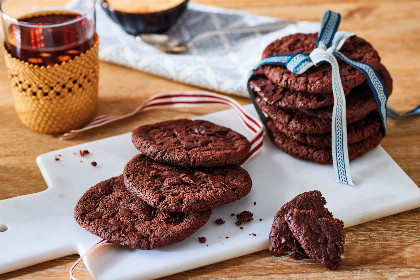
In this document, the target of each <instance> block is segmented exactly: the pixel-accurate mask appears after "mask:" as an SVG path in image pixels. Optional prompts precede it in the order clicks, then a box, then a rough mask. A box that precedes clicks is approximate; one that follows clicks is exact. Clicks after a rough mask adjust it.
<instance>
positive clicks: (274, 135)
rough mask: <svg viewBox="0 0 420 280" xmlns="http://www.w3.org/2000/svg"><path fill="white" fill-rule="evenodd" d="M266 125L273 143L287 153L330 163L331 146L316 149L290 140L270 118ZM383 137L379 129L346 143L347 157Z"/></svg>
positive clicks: (355, 154)
mask: <svg viewBox="0 0 420 280" xmlns="http://www.w3.org/2000/svg"><path fill="white" fill-rule="evenodd" d="M266 126H267V133H268V135H269V137H270V139H271V140H272V141H273V143H274V144H275V145H276V146H277V147H278V148H280V149H281V150H283V151H284V152H286V153H288V154H289V155H291V156H294V157H296V158H299V159H303V160H309V161H313V162H317V163H323V164H327V163H332V154H331V148H322V149H318V148H315V147H311V146H308V145H305V144H302V143H299V142H297V141H295V140H292V139H291V138H288V137H287V136H286V135H285V134H283V133H281V132H280V131H279V130H278V129H277V128H276V126H275V125H274V123H273V121H272V120H268V121H267V124H266ZM383 137H384V134H383V132H382V131H381V130H379V131H378V132H377V133H376V134H373V135H372V136H370V137H368V138H365V139H364V140H362V141H360V142H357V143H353V144H350V145H348V152H349V159H350V160H353V159H356V158H358V157H360V156H362V155H364V154H365V153H367V152H368V151H370V150H372V149H374V148H375V147H376V146H378V145H379V143H380V142H381V140H382V138H383Z"/></svg>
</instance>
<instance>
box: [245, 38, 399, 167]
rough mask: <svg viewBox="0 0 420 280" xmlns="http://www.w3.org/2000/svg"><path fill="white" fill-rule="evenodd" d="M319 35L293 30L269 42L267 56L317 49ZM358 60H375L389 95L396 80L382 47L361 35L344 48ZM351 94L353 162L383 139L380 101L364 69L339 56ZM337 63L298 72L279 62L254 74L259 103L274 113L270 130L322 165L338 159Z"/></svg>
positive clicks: (293, 151) (281, 143)
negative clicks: (334, 142)
mask: <svg viewBox="0 0 420 280" xmlns="http://www.w3.org/2000/svg"><path fill="white" fill-rule="evenodd" d="M317 38H318V34H317V33H314V34H300V33H299V34H293V35H289V36H286V37H283V38H281V39H279V40H276V41H274V42H272V43H271V44H269V45H268V46H267V47H266V49H265V50H264V52H263V58H265V57H269V56H273V55H279V54H292V53H298V52H303V53H309V52H311V51H312V50H314V49H315V48H316V47H317ZM340 52H342V53H343V54H344V55H345V56H347V57H348V58H350V59H352V60H356V61H360V62H363V63H367V64H370V65H371V66H372V67H373V68H374V69H375V70H377V72H378V73H379V75H380V76H381V78H382V79H383V81H384V84H385V90H386V92H387V94H388V96H389V95H390V94H391V92H392V79H391V76H390V74H389V73H388V71H387V70H386V68H385V67H384V66H383V65H382V64H381V59H380V57H379V55H378V53H377V51H376V50H375V49H374V48H373V47H372V46H371V45H370V44H369V43H368V42H366V41H365V40H363V39H362V38H360V37H357V36H353V37H350V38H349V39H348V40H347V41H346V43H345V44H344V45H343V46H342V48H341V49H340ZM337 59H338V62H339V68H340V75H341V81H342V85H343V89H344V92H345V95H346V110H347V131H348V133H347V134H348V144H349V147H348V150H349V158H350V160H352V159H355V158H357V157H360V156H361V155H363V154H364V153H366V152H368V151H369V150H371V149H373V148H375V147H376V146H377V145H378V144H379V142H380V141H381V140H382V138H383V136H384V135H383V130H382V129H381V126H382V124H381V119H380V117H379V111H378V105H377V103H376V101H375V99H374V96H373V94H372V92H371V90H370V87H369V84H368V82H367V81H366V77H365V76H364V75H363V73H362V72H360V71H359V70H357V69H355V68H353V67H352V66H350V65H349V64H347V63H345V62H343V61H342V60H340V59H339V58H337ZM331 79H332V78H331V66H330V65H329V64H327V63H325V64H322V65H320V66H319V67H315V66H314V67H312V68H311V69H309V70H308V71H306V72H305V73H304V74H301V75H296V74H293V73H292V72H290V71H289V70H288V69H287V68H285V67H282V66H277V65H275V66H274V65H265V66H262V67H260V68H259V69H258V70H257V71H256V72H255V73H254V75H253V77H252V78H251V83H250V84H251V88H252V89H253V90H254V92H255V93H256V98H255V100H256V103H257V104H258V105H259V107H260V108H261V110H263V111H264V112H265V113H266V114H267V115H268V117H269V118H268V120H267V124H266V127H267V132H268V135H269V136H270V138H271V139H272V141H273V142H274V144H275V145H276V146H278V147H279V148H280V149H282V150H283V151H285V152H286V153H288V154H290V155H292V156H294V157H297V158H300V159H305V160H309V161H314V162H318V163H332V156H331V119H332V111H333V104H334V98H333V91H332V86H331Z"/></svg>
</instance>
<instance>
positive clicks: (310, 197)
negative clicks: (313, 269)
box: [269, 190, 332, 259]
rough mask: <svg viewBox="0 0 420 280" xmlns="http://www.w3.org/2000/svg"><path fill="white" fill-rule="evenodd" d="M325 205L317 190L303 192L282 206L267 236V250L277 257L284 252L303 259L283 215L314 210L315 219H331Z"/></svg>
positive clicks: (302, 253)
mask: <svg viewBox="0 0 420 280" xmlns="http://www.w3.org/2000/svg"><path fill="white" fill-rule="evenodd" d="M325 204H327V201H326V200H325V198H324V197H323V196H322V194H321V192H320V191H318V190H314V191H310V192H304V193H302V194H300V195H298V196H296V197H295V198H293V199H292V200H291V201H289V202H287V203H286V204H284V205H283V206H282V207H281V208H280V209H279V211H277V213H276V215H275V216H274V221H273V225H272V227H271V231H270V235H269V242H270V245H269V250H270V251H271V252H273V253H274V254H275V255H277V256H278V255H281V254H282V253H285V252H294V254H293V255H292V257H293V258H296V259H298V258H303V257H305V256H306V254H305V252H304V251H303V249H302V247H301V246H300V244H299V242H298V241H297V240H296V238H295V237H294V236H293V234H292V232H291V231H290V229H289V227H288V225H287V222H286V220H285V215H286V214H288V213H289V212H290V211H292V210H293V209H298V210H314V213H315V214H316V216H317V217H324V218H332V214H331V212H330V211H328V209H327V208H325Z"/></svg>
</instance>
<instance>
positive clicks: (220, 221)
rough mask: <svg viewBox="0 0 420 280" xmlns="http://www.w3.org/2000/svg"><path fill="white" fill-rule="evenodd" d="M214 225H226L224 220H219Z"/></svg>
mask: <svg viewBox="0 0 420 280" xmlns="http://www.w3.org/2000/svg"><path fill="white" fill-rule="evenodd" d="M214 223H215V224H216V225H219V226H220V225H223V224H224V223H225V220H223V219H222V218H219V219H217V220H216V221H214Z"/></svg>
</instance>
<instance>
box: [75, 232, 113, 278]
mask: <svg viewBox="0 0 420 280" xmlns="http://www.w3.org/2000/svg"><path fill="white" fill-rule="evenodd" d="M105 244H112V243H110V242H108V241H107V240H105V239H102V240H101V241H99V242H97V243H95V244H93V245H92V246H91V247H90V248H89V249H88V250H87V251H86V252H85V253H84V254H83V255H81V256H80V258H79V259H78V260H77V261H76V262H75V263H74V264H73V265H72V266H71V268H70V272H69V274H70V280H77V278H76V277H75V276H74V271H75V270H76V267H77V266H78V265H79V263H80V262H81V261H82V260H83V258H84V257H85V256H87V255H89V254H90V253H92V252H93V251H95V250H96V249H98V248H99V247H101V246H102V245H105Z"/></svg>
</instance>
